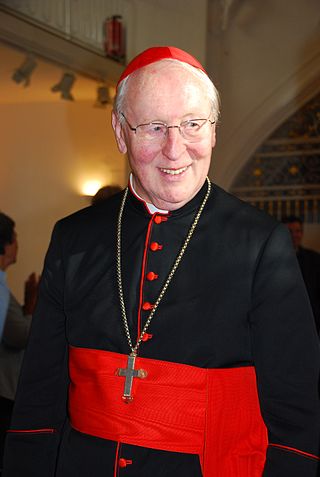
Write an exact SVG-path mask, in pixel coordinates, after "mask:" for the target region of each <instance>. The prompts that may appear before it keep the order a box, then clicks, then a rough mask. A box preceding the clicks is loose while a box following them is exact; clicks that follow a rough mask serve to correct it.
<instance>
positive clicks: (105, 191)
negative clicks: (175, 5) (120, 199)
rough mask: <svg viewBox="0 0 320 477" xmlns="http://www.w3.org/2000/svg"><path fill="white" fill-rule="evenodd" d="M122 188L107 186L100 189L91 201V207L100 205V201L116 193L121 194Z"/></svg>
mask: <svg viewBox="0 0 320 477" xmlns="http://www.w3.org/2000/svg"><path fill="white" fill-rule="evenodd" d="M121 191H122V188H121V187H120V186H118V185H107V186H103V187H101V189H99V190H98V192H96V194H95V195H94V196H93V197H92V199H91V205H97V204H100V203H101V202H102V201H104V200H106V199H108V198H109V197H111V196H112V195H114V194H116V193H117V192H121Z"/></svg>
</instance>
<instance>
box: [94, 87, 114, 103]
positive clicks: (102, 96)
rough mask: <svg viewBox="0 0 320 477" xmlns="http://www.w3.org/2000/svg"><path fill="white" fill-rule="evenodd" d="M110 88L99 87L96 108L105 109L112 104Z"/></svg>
mask: <svg viewBox="0 0 320 477" xmlns="http://www.w3.org/2000/svg"><path fill="white" fill-rule="evenodd" d="M111 103H112V100H111V98H110V93H109V88H108V87H107V86H99V87H98V88H97V99H96V102H95V106H96V107H98V108H99V107H100V108H105V107H106V105H107V104H111Z"/></svg>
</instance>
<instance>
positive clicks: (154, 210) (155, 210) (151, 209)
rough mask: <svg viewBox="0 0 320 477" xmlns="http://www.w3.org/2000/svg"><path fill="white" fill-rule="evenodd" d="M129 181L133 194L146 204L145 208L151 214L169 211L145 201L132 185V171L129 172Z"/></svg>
mask: <svg viewBox="0 0 320 477" xmlns="http://www.w3.org/2000/svg"><path fill="white" fill-rule="evenodd" d="M129 181H130V187H131V189H132V192H133V193H134V195H135V196H136V197H137V198H138V199H139V200H141V201H142V202H143V203H144V204H145V206H146V208H147V210H148V212H149V214H151V215H153V214H156V213H158V214H168V213H169V211H168V210H163V209H158V207H156V206H155V205H153V204H152V203H150V202H147V201H145V200H144V199H143V198H142V197H141V196H140V195H139V194H138V193H137V191H136V190H135V188H134V185H133V174H132V172H131V173H130V177H129Z"/></svg>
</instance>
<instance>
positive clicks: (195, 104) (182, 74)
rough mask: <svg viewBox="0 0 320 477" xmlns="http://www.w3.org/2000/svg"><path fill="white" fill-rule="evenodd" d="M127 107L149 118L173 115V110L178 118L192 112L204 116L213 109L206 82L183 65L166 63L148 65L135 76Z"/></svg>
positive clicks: (130, 88)
mask: <svg viewBox="0 0 320 477" xmlns="http://www.w3.org/2000/svg"><path fill="white" fill-rule="evenodd" d="M126 104H127V109H128V111H130V112H132V113H133V114H140V115H141V114H142V113H143V114H145V115H146V117H147V116H150V115H151V116H152V117H156V116H157V115H161V114H162V115H166V114H168V115H170V114H172V113H173V112H174V111H176V113H177V117H179V116H181V115H185V114H189V113H193V112H194V113H196V112H199V113H200V112H202V114H204V113H208V112H209V108H210V101H209V98H208V93H207V88H206V86H205V84H204V83H203V81H201V79H200V78H199V77H198V76H196V74H194V73H193V72H192V71H189V69H186V68H184V67H183V66H182V65H181V64H179V63H176V62H169V61H165V60H164V61H159V62H157V63H153V64H151V65H148V66H145V67H144V68H141V69H140V70H138V71H136V72H135V73H134V74H133V75H132V77H131V78H130V79H129V81H128V87H127V92H126ZM154 115H156V116H154ZM159 117H160V116H159ZM148 119H150V118H149V117H148Z"/></svg>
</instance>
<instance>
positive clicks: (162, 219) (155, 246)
mask: <svg viewBox="0 0 320 477" xmlns="http://www.w3.org/2000/svg"><path fill="white" fill-rule="evenodd" d="M153 220H154V222H155V223H156V224H161V222H166V221H167V220H168V218H167V217H165V216H163V215H156V216H155V217H154V219H153ZM149 248H150V250H151V251H152V252H157V251H158V250H162V248H163V246H162V245H160V244H159V243H158V242H151V244H150V246H149ZM146 278H147V280H148V281H149V282H153V281H154V280H157V279H158V278H159V275H158V274H157V273H155V272H148V273H147V275H146ZM152 308H153V304H152V303H149V302H148V301H145V302H144V303H143V305H142V309H143V310H144V311H151V310H152ZM151 338H152V335H151V334H149V333H145V335H144V336H143V338H142V341H148V340H150V339H151Z"/></svg>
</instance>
